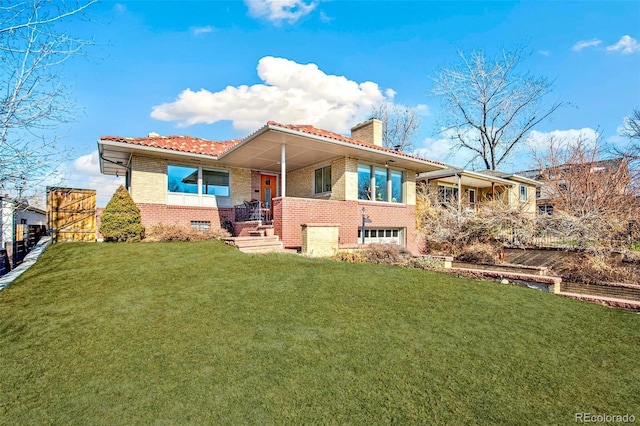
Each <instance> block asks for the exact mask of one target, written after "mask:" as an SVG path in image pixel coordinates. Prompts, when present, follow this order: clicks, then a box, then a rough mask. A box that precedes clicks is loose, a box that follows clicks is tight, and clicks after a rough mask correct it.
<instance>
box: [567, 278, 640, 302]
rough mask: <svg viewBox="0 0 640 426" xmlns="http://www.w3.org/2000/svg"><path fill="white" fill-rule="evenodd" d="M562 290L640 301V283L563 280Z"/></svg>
mask: <svg viewBox="0 0 640 426" xmlns="http://www.w3.org/2000/svg"><path fill="white" fill-rule="evenodd" d="M560 290H561V291H563V292H567V293H577V294H586V295H590V296H604V297H614V298H616V299H626V300H634V301H637V302H640V285H633V284H613V283H607V284H604V283H603V284H582V283H580V284H579V283H570V282H565V281H563V282H562V283H561V284H560Z"/></svg>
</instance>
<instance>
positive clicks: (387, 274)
mask: <svg viewBox="0 0 640 426" xmlns="http://www.w3.org/2000/svg"><path fill="white" fill-rule="evenodd" d="M638 348H640V315H637V314H632V313H628V312H622V311H615V310H612V309H608V308H604V307H600V306H594V305H590V304H586V303H582V302H578V301H574V300H569V299H564V298H561V297H558V296H554V295H551V294H545V293H542V292H538V291H535V290H529V289H525V288H520V287H511V286H502V285H497V284H493V283H487V282H480V281H471V280H466V279H457V278H454V277H450V276H447V275H443V274H436V273H431V272H426V271H421V270H410V269H400V268H393V267H386V266H377V265H364V264H355V265H353V264H347V263H340V262H335V261H331V260H311V259H304V258H300V257H298V256H295V255H286V254H285V255H254V256H252V255H244V254H241V253H239V252H238V251H236V250H235V249H233V248H230V247H227V246H224V245H223V244H221V243H219V242H217V241H211V242H202V243H164V244H162V243H157V244H152V243H149V244H82V243H76V244H73V243H68V244H62V243H61V244H57V245H54V246H52V247H50V248H49V249H48V250H47V252H46V253H45V254H44V256H43V257H42V259H41V260H40V261H39V263H38V264H37V265H35V266H34V267H33V268H31V269H30V270H29V271H28V272H27V273H25V274H24V275H23V276H22V277H21V278H20V279H19V280H18V281H16V282H15V283H14V284H12V285H11V286H10V287H8V288H6V289H5V290H2V291H1V292H0V378H1V379H0V423H2V424H49V423H52V424H149V423H152V424H273V423H275V424H282V423H291V424H302V423H336V424H345V423H350V424H365V423H390V422H397V423H403V424H405V423H415V424H557V423H560V424H567V423H573V422H574V419H575V413H582V412H588V413H591V414H625V413H630V414H632V415H635V417H636V418H637V419H640V400H639V399H638V395H640V364H639V363H638Z"/></svg>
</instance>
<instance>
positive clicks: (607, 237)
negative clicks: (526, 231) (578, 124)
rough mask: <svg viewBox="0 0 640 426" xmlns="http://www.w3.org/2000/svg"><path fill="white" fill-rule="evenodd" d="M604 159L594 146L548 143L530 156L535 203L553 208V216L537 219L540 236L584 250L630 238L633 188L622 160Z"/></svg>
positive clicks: (585, 142) (595, 143)
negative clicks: (556, 238)
mask: <svg viewBox="0 0 640 426" xmlns="http://www.w3.org/2000/svg"><path fill="white" fill-rule="evenodd" d="M604 153H605V151H604V149H603V148H602V147H601V145H600V143H599V140H596V141H589V140H586V139H584V138H578V139H577V140H557V139H554V138H550V139H549V141H548V146H547V147H546V149H545V151H544V152H542V153H537V154H536V161H537V163H538V166H539V176H538V180H540V181H541V182H542V187H541V188H540V199H542V200H545V202H546V203H547V204H548V205H552V206H553V214H552V215H550V216H547V215H545V216H542V218H541V221H540V223H539V225H540V229H541V230H542V231H544V232H546V233H551V234H555V235H558V236H561V237H562V238H563V239H565V240H571V241H575V242H576V243H577V244H578V245H580V246H581V247H590V248H601V247H603V246H607V245H609V244H611V243H613V242H615V241H617V240H622V239H627V238H628V237H630V236H631V235H630V233H631V232H630V231H633V229H632V228H630V226H633V223H634V219H636V218H637V214H638V213H637V212H638V199H637V197H636V196H635V195H634V194H635V193H636V192H637V188H634V180H633V179H632V178H631V174H630V172H629V167H628V162H627V159H626V158H624V157H616V158H609V159H603V155H604Z"/></svg>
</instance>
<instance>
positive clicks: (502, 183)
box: [416, 168, 540, 215]
mask: <svg viewBox="0 0 640 426" xmlns="http://www.w3.org/2000/svg"><path fill="white" fill-rule="evenodd" d="M416 181H417V183H418V185H427V186H428V187H429V189H430V190H431V191H433V193H435V194H437V195H438V199H439V200H441V201H442V202H445V201H447V202H453V203H456V202H457V204H458V210H459V211H462V210H476V209H477V208H478V206H479V203H481V202H482V201H489V200H501V201H503V202H504V203H505V204H507V205H510V206H516V205H517V206H519V207H520V208H521V211H522V212H523V213H526V214H529V215H535V214H536V187H538V186H540V183H539V182H537V181H535V180H533V179H531V178H528V177H525V176H521V175H519V174H513V173H504V172H501V171H498V170H482V171H479V172H474V171H470V170H464V169H460V168H448V169H445V170H437V171H433V172H427V173H421V174H419V175H418V177H417V178H416Z"/></svg>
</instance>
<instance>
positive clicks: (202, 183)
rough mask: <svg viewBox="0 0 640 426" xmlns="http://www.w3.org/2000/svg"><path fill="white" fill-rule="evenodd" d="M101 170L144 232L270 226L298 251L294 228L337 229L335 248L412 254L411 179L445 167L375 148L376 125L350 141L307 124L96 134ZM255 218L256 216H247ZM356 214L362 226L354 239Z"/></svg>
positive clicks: (358, 130)
mask: <svg viewBox="0 0 640 426" xmlns="http://www.w3.org/2000/svg"><path fill="white" fill-rule="evenodd" d="M98 147H99V152H100V168H101V171H102V173H104V174H107V175H116V176H125V178H126V187H127V188H128V189H129V191H130V193H131V196H132V198H133V200H134V201H135V203H136V205H137V206H138V207H139V208H140V211H141V215H142V222H143V224H144V225H145V226H151V225H154V224H159V223H165V224H178V225H183V226H191V227H194V228H199V229H207V228H208V227H220V226H223V225H224V224H225V222H226V221H228V222H231V223H233V225H234V229H235V234H236V235H246V233H247V232H248V231H249V230H251V229H255V227H257V226H260V225H261V224H263V223H264V222H271V223H272V224H273V227H274V230H275V234H276V235H278V236H280V239H281V240H282V241H283V243H284V246H285V247H296V248H297V247H300V246H301V245H302V226H303V225H309V224H335V225H338V226H339V233H338V235H339V243H340V245H341V246H343V247H344V246H355V245H356V244H358V243H359V242H361V241H362V238H363V237H364V242H365V243H371V242H396V243H398V244H401V245H403V246H405V247H407V249H409V250H410V251H411V252H413V253H416V254H417V253H418V252H419V250H418V246H417V243H416V241H417V235H416V228H415V208H416V207H415V204H416V188H415V187H416V183H415V182H416V175H417V174H418V173H427V172H432V171H437V170H443V169H445V168H447V166H446V165H445V164H443V163H440V162H436V161H430V160H426V159H423V158H419V157H415V156H412V155H409V154H406V153H404V152H400V151H395V150H392V149H388V148H384V147H382V123H381V122H380V121H379V120H377V119H371V120H369V121H366V122H364V123H361V124H359V125H358V126H355V127H354V128H353V129H352V130H351V137H347V136H343V135H340V134H337V133H333V132H329V131H326V130H322V129H318V128H315V127H313V126H308V125H285V124H279V123H275V122H273V121H270V122H268V123H267V124H266V125H265V126H263V127H262V128H260V129H258V130H257V131H256V132H254V133H252V134H251V135H249V136H248V137H246V138H244V139H240V140H232V141H222V142H217V141H211V140H205V139H197V138H192V137H186V136H166V137H163V136H159V135H157V134H154V133H151V134H149V136H148V137H143V138H125V137H114V136H103V137H101V138H100V140H99V141H98ZM256 211H257V212H258V215H257V216H256V215H255V213H256ZM363 214H364V215H366V216H367V217H368V218H369V219H370V220H371V222H370V223H367V225H366V228H365V234H364V236H363V235H362V229H361V227H362V223H363Z"/></svg>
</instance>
